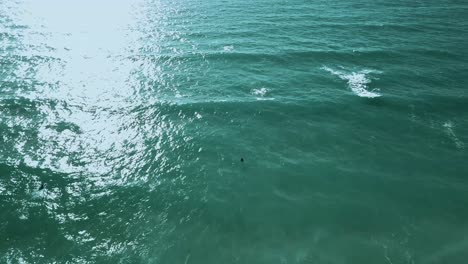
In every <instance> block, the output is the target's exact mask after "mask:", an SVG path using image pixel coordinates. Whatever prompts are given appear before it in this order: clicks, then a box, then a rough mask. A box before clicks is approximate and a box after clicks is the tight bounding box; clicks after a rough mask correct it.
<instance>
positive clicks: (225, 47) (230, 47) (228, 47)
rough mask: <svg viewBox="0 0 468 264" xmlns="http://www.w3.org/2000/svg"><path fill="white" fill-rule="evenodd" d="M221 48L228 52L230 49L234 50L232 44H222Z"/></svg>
mask: <svg viewBox="0 0 468 264" xmlns="http://www.w3.org/2000/svg"><path fill="white" fill-rule="evenodd" d="M223 50H224V51H226V52H230V51H232V50H234V46H232V45H229V46H224V47H223Z"/></svg>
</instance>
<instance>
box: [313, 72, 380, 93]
mask: <svg viewBox="0 0 468 264" xmlns="http://www.w3.org/2000/svg"><path fill="white" fill-rule="evenodd" d="M321 69H323V70H326V71H328V72H329V73H331V74H333V75H336V76H338V77H339V78H340V79H342V80H344V81H346V82H348V87H349V88H350V89H351V91H353V93H354V94H356V95H357V96H359V97H367V98H375V97H380V96H382V95H381V94H379V93H376V92H374V91H373V90H372V91H368V90H367V88H368V87H367V85H368V84H369V83H371V80H370V79H369V78H368V76H367V75H368V74H369V73H380V72H378V71H374V70H362V71H359V72H351V73H347V72H344V71H338V70H334V69H331V68H329V67H322V68H321Z"/></svg>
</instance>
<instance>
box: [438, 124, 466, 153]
mask: <svg viewBox="0 0 468 264" xmlns="http://www.w3.org/2000/svg"><path fill="white" fill-rule="evenodd" d="M443 127H444V128H445V133H446V134H447V135H448V136H449V137H450V139H451V140H452V141H453V142H454V143H455V146H457V148H459V149H462V148H464V147H465V144H463V142H462V141H461V140H460V139H459V138H458V137H457V135H455V131H454V130H453V129H454V125H453V123H452V122H451V121H448V122H445V123H444V125H443Z"/></svg>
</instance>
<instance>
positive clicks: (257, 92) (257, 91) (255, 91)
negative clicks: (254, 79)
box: [252, 87, 268, 97]
mask: <svg viewBox="0 0 468 264" xmlns="http://www.w3.org/2000/svg"><path fill="white" fill-rule="evenodd" d="M267 92H268V89H267V88H265V87H262V88H260V89H253V90H252V94H253V95H257V96H261V97H264V96H265V95H266V94H267Z"/></svg>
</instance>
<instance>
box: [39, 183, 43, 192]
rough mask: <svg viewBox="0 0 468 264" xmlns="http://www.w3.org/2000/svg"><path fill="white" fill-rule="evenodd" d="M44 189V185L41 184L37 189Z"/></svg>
mask: <svg viewBox="0 0 468 264" xmlns="http://www.w3.org/2000/svg"><path fill="white" fill-rule="evenodd" d="M43 189H44V183H41V186H40V187H39V191H40V190H43Z"/></svg>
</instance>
